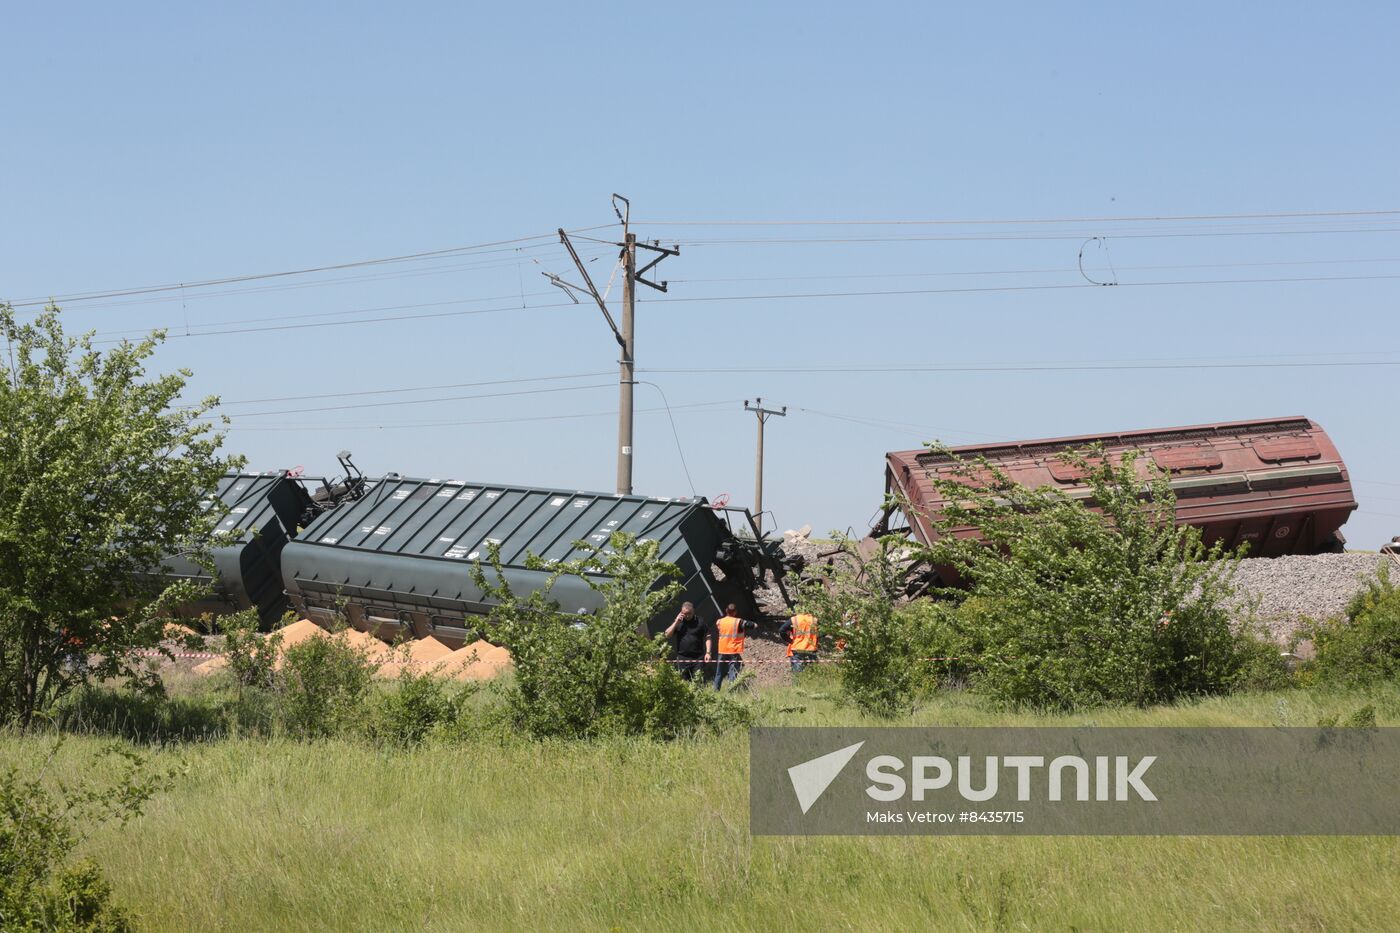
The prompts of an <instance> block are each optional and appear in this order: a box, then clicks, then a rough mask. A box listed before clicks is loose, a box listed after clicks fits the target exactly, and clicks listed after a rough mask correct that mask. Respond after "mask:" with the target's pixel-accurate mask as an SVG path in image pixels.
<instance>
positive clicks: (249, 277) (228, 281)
mask: <svg viewBox="0 0 1400 933" xmlns="http://www.w3.org/2000/svg"><path fill="white" fill-rule="evenodd" d="M611 226H612V224H598V225H595V226H592V227H583V228H580V229H581V231H588V230H600V229H602V228H604V227H611ZM554 236H555V234H554V233H539V234H534V235H532V236H524V237H514V238H512V239H508V240H492V241H489V242H486V243H474V244H472V245H470V246H453V247H448V248H446V249H435V250H427V251H424V252H420V253H404V254H402V255H398V256H384V257H380V258H377V259H357V260H354V261H351V262H339V263H332V264H329V265H323V266H306V267H304V268H300V269H284V270H281V271H278V272H255V273H248V274H244V275H230V276H224V277H222V278H214V279H200V280H197V281H193V282H167V283H165V284H161V285H141V286H136V287H132V288H116V289H108V290H105V291H95V292H75V293H73V294H68V295H57V296H52V297H50V298H23V299H20V300H18V301H13V302H11V305H12V306H13V307H16V308H26V307H35V306H42V305H45V304H48V303H49V302H50V301H56V302H59V303H64V302H69V303H71V302H74V301H94V300H98V299H106V298H124V297H127V296H131V295H154V294H159V293H161V292H178V291H182V290H188V289H197V288H207V287H211V286H216V285H232V284H236V283H240V282H255V281H261V280H265V279H280V278H287V277H289V276H296V275H310V274H312V273H316V272H336V271H339V270H342V269H359V268H363V267H365V266H382V265H388V264H390V263H399V262H415V261H422V260H430V259H437V258H441V257H446V256H460V255H466V254H472V253H483V252H490V251H493V250H494V251H501V248H502V247H513V246H514V245H515V244H519V243H531V242H534V241H537V240H550V239H553V238H554Z"/></svg>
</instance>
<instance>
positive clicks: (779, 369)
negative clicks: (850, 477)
mask: <svg viewBox="0 0 1400 933" xmlns="http://www.w3.org/2000/svg"><path fill="white" fill-rule="evenodd" d="M1351 366H1400V360H1348V361H1322V362H1318V361H1313V362H1282V361H1276V362H1267V363H1251V362H1238V363H1121V364H1097V365H1082V364H1073V365H1060V364H1054V365H1036V364H1017V365H1000V366H998V365H980V366H960V365H955V364H946V365H931V366H924V365H879V364H867V365H855V366H851V365H839V364H838V365H832V366H813V365H804V366H709V367H706V368H705V369H703V370H696V369H694V368H693V367H692V368H682V367H677V368H655V367H644V368H640V369H639V370H638V372H643V373H667V374H674V375H682V374H686V375H711V374H713V373H766V374H783V373H823V374H828V373H830V374H834V373H1033V372H1102V371H1112V370H1131V369H1312V368H1345V367H1351Z"/></svg>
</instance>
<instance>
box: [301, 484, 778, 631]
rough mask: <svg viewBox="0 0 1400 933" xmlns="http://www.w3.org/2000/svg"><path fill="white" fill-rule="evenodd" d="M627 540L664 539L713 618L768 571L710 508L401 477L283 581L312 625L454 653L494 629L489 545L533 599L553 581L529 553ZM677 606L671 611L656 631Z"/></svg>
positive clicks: (571, 590)
mask: <svg viewBox="0 0 1400 933" xmlns="http://www.w3.org/2000/svg"><path fill="white" fill-rule="evenodd" d="M615 531H622V532H630V533H632V534H634V535H636V536H637V537H638V538H642V539H649V540H654V541H656V542H658V544H659V546H660V556H661V558H662V559H663V560H665V561H668V562H670V563H672V564H675V565H676V566H677V567H679V568H680V571H681V577H680V580H679V582H680V583H681V585H682V587H683V590H684V592H683V595H682V596H681V597H680V599H678V600H677V602H679V601H680V600H682V599H683V600H690V601H692V602H694V603H695V604H696V605H697V607H700V609H701V611H702V613H705V614H707V615H709V616H710V617H713V616H714V615H715V614H716V613H718V611H719V609H720V606H721V605H722V604H723V603H725V602H726V601H729V600H733V601H736V602H741V603H742V602H743V601H745V600H746V599H749V598H751V593H750V589H751V587H750V586H749V584H748V583H747V580H750V579H752V574H753V573H755V572H756V573H758V574H759V575H760V576H761V574H762V573H763V570H762V568H761V566H760V565H761V564H762V562H763V557H762V555H763V553H764V552H763V550H762V548H761V547H759V546H755V544H754V542H752V541H748V542H743V541H740V540H739V539H737V538H736V537H735V536H734V535H733V534H732V533H731V531H730V529H729V527H728V525H727V524H726V523H725V521H723V520H722V518H721V517H720V515H719V514H717V513H716V512H715V511H714V510H713V509H711V508H710V507H709V505H707V504H706V503H705V501H704V500H703V499H698V498H682V499H665V498H649V497H645V496H620V495H610V494H604V493H588V492H573V491H567V490H558V489H538V488H529V487H523V486H511V485H495V484H483V483H472V482H465V481H459V480H441V479H408V478H400V477H397V476H394V475H392V474H391V475H390V476H388V477H385V478H383V479H380V480H378V481H377V482H374V483H372V484H370V485H369V486H367V487H366V492H365V495H364V497H363V498H361V499H359V500H358V501H356V502H353V503H345V504H343V505H341V506H339V507H338V508H336V509H334V510H332V511H328V512H326V513H324V514H322V515H320V516H319V517H317V518H316V519H315V520H314V521H313V522H312V523H311V525H309V526H308V527H307V528H306V529H305V530H304V531H303V532H302V533H301V534H300V535H299V536H298V537H297V539H296V540H295V541H292V542H291V543H289V544H288V545H287V546H286V547H285V548H284V549H283V550H282V580H283V583H284V585H285V586H286V589H287V593H288V595H289V597H290V598H291V602H292V605H293V607H294V608H295V609H296V611H297V612H298V613H300V614H302V615H304V616H305V617H307V618H310V619H313V620H315V621H318V622H321V623H323V624H324V623H328V622H330V621H331V620H332V619H334V618H335V617H336V616H337V615H341V614H343V615H344V617H345V618H346V620H347V621H348V622H349V623H350V624H351V625H353V626H355V627H356V628H359V629H363V630H366V631H373V632H376V633H377V634H378V635H380V636H381V637H385V638H394V637H398V636H399V635H403V636H405V637H422V636H425V635H429V634H431V635H433V636H435V637H437V638H438V639H440V640H442V641H444V642H446V643H448V644H449V645H454V646H455V645H460V644H462V643H464V642H465V641H466V640H467V639H468V637H469V636H471V635H472V634H473V633H474V632H477V631H479V630H480V629H481V628H482V627H483V625H484V620H483V619H482V616H484V615H486V614H487V613H489V611H490V609H491V603H490V601H489V600H488V599H487V597H486V595H485V594H483V593H482V592H481V591H480V590H479V589H478V588H477V587H476V585H475V584H473V582H472V574H471V570H472V567H473V565H474V564H475V563H476V562H477V561H485V560H486V559H487V556H488V548H489V546H490V545H491V544H496V545H498V546H499V548H500V560H501V564H502V568H503V573H504V575H505V578H506V580H507V581H508V582H509V583H510V585H511V588H512V589H513V590H514V591H515V593H516V594H517V595H521V596H524V595H527V594H529V593H531V592H534V591H537V590H539V589H541V588H543V587H544V586H545V585H546V581H547V580H548V579H549V576H550V574H549V573H548V572H546V571H541V570H533V569H530V568H529V567H527V566H526V557H527V555H531V554H533V555H536V556H538V557H540V558H543V559H544V560H546V561H566V560H572V559H575V558H579V557H582V556H584V555H585V554H586V553H587V552H586V551H583V550H581V549H580V548H578V547H575V542H579V541H584V542H588V543H589V544H591V545H598V546H602V545H605V544H606V542H607V540H608V537H609V535H611V533H612V532H615ZM717 564H718V565H719V566H720V567H721V568H722V571H721V573H720V574H719V575H716V574H715V573H714V568H715V566H716V565H717ZM746 565H747V566H746ZM756 567H757V568H758V569H757V570H755V568H756ZM489 572H490V571H488V573H489ZM776 572H777V573H779V574H781V565H778V566H777V568H776ZM721 577H722V578H723V579H721ZM660 582H661V581H658V583H660ZM551 597H552V598H553V599H555V600H556V601H557V602H558V603H559V606H560V608H561V609H562V610H563V611H565V612H569V613H591V612H595V611H596V610H598V609H599V608H600V607H601V599H600V598H599V594H598V593H597V592H595V591H594V590H593V589H591V588H590V587H589V586H588V585H587V583H586V582H585V581H583V580H580V579H578V578H567V577H566V578H562V579H560V580H559V581H558V582H557V583H556V584H555V585H554V587H553V589H552V591H551ZM674 611H675V610H674V607H666V609H665V610H663V612H661V613H660V614H658V616H657V618H656V619H654V620H652V625H651V628H652V630H653V631H655V630H656V629H658V628H659V627H661V626H663V625H664V624H666V623H667V622H669V621H670V619H669V618H668V616H669V615H670V614H673V613H674Z"/></svg>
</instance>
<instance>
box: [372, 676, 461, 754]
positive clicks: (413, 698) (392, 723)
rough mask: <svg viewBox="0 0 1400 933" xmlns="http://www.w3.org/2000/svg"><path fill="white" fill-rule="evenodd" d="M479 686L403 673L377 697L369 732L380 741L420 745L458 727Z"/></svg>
mask: <svg viewBox="0 0 1400 933" xmlns="http://www.w3.org/2000/svg"><path fill="white" fill-rule="evenodd" d="M476 686H477V685H476V684H458V683H453V682H451V681H446V680H443V679H441V678H439V677H437V676H434V675H433V674H430V673H427V674H417V673H414V672H413V671H410V670H404V671H402V672H401V673H400V674H399V676H398V678H397V680H396V681H395V682H394V685H393V686H392V687H390V688H389V689H386V690H383V691H381V692H380V693H379V695H378V696H377V697H376V699H375V704H374V709H373V712H372V714H371V716H370V732H371V734H372V735H373V736H374V737H375V738H377V739H379V740H380V741H384V742H390V743H392V744H395V745H417V744H419V743H421V742H423V741H424V740H425V739H427V738H428V736H430V735H432V734H433V733H435V732H439V731H441V730H443V729H444V728H446V727H448V726H450V725H453V724H455V723H456V722H457V721H458V719H459V718H460V717H461V715H462V713H463V710H464V708H465V706H466V704H467V702H468V701H469V700H470V699H471V697H472V695H473V694H474V693H475V692H476Z"/></svg>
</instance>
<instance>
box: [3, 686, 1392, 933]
mask: <svg viewBox="0 0 1400 933" xmlns="http://www.w3.org/2000/svg"><path fill="white" fill-rule="evenodd" d="M834 686H835V685H834V683H832V682H829V681H827V680H826V679H825V678H824V677H822V676H820V675H818V676H815V677H811V678H807V679H804V681H803V682H802V683H801V684H799V686H797V687H794V688H786V689H783V690H778V691H773V692H771V693H768V694H765V695H763V697H762V698H760V699H759V700H758V701H757V702H758V703H759V705H760V713H761V715H762V716H763V718H764V720H765V721H766V722H768V723H772V724H794V725H796V724H823V725H831V724H854V723H856V722H860V721H861V719H860V717H859V716H858V715H856V714H854V713H852V712H850V711H848V710H844V709H838V708H835V707H834V706H833V705H832V703H831V701H830V700H829V699H828V698H827V697H828V695H829V694H830V693H832V692H834ZM1366 703H1370V704H1372V705H1374V706H1375V707H1376V708H1377V711H1378V715H1379V718H1380V721H1381V724H1382V725H1387V724H1393V723H1395V722H1396V720H1397V719H1398V718H1400V690H1397V689H1395V688H1394V687H1390V688H1384V689H1379V690H1375V691H1371V692H1368V693H1364V694H1363V693H1338V694H1331V695H1316V694H1312V693H1304V692H1301V691H1292V692H1287V693H1280V694H1267V695H1258V696H1237V697H1232V698H1220V699H1212V700H1206V701H1201V702H1197V703H1192V704H1189V705H1183V706H1178V707H1172V708H1164V709H1153V710H1137V709H1124V710H1110V711H1100V712H1098V713H1094V714H1084V715H1076V716H1044V715H1036V714H1006V713H999V712H990V711H988V710H986V709H985V708H983V707H981V706H979V705H978V704H977V703H976V702H975V701H973V700H971V699H969V698H966V697H962V696H958V695H949V696H945V697H942V698H940V699H938V700H937V701H935V702H932V703H930V704H929V705H927V706H926V707H924V708H923V709H921V710H920V711H919V712H918V713H917V714H916V717H915V721H916V722H920V723H944V724H949V725H993V724H1023V725H1036V724H1041V725H1070V724H1089V723H1095V724H1099V725H1142V726H1188V725H1215V726H1221V725H1224V726H1230V725H1312V724H1314V723H1315V722H1316V720H1317V719H1318V718H1320V717H1322V716H1324V715H1330V714H1339V715H1343V716H1345V715H1347V714H1349V713H1350V712H1352V711H1353V710H1354V709H1355V708H1356V707H1358V706H1360V705H1363V704H1366ZM783 710H786V712H784V711H783ZM105 741H107V740H106V739H104V738H102V737H99V736H91V737H82V736H80V737H75V738H70V739H69V741H68V742H67V743H66V744H65V746H64V747H63V748H62V749H61V750H60V753H59V755H58V758H57V759H56V760H55V761H54V763H53V764H52V765H51V766H50V771H51V774H52V776H53V777H54V778H63V777H72V776H76V775H77V774H78V773H79V772H80V771H83V770H85V769H87V768H88V767H90V762H91V758H92V755H91V753H92V752H93V751H94V749H95V747H96V746H98V745H99V744H101V743H103V742H105ZM49 745H50V743H49V742H48V740H46V739H44V738H43V737H17V736H13V735H3V736H0V759H3V760H22V761H31V762H32V761H36V760H37V759H38V758H39V757H41V756H42V755H43V754H45V753H46V752H47V750H48V748H49ZM153 755H154V756H155V758H156V760H157V761H158V762H164V761H167V760H175V759H179V758H183V759H184V760H185V761H186V762H187V763H188V768H189V770H188V774H187V776H186V777H185V778H183V779H182V780H181V781H180V782H179V784H178V785H177V786H176V788H175V789H174V790H173V791H172V792H171V793H169V794H168V795H166V796H164V797H162V798H159V799H157V800H156V801H153V802H152V803H151V804H150V805H149V807H148V809H147V814H146V815H145V816H144V817H143V818H141V819H140V820H138V821H136V822H135V823H133V824H132V825H131V826H129V827H127V828H126V829H125V830H124V831H108V830H103V831H101V832H99V833H98V835H97V836H95V837H94V839H93V840H92V841H91V843H90V844H89V846H88V849H87V854H90V855H92V856H94V857H95V858H96V859H97V860H98V861H99V862H100V863H101V864H102V865H103V866H104V869H105V870H106V872H107V874H108V876H109V878H110V879H111V881H112V883H113V884H114V886H115V888H116V891H117V895H118V898H119V899H120V900H121V902H123V903H124V904H125V905H127V906H129V907H130V908H132V909H133V910H134V911H135V912H136V913H137V914H138V916H139V917H140V918H141V919H142V920H143V922H144V923H145V924H146V925H147V926H149V927H150V928H152V929H157V930H189V929H211V930H286V929H303V930H350V929H354V930H402V929H408V928H421V929H433V930H462V929H488V930H493V929H520V928H526V929H546V930H571V931H580V930H643V929H645V930H696V929H724V930H767V929H822V930H825V929H845V930H886V929H888V930H894V929H930V928H938V929H954V930H959V929H965V930H982V929H1014V930H1022V929H1025V930H1030V929H1034V930H1041V929H1058V930H1068V929H1080V930H1107V929H1134V930H1136V929H1164V928H1165V929H1212V930H1220V929H1251V930H1254V929H1335V928H1345V929H1383V928H1388V927H1393V925H1394V922H1395V920H1394V918H1395V916H1396V915H1397V908H1400V895H1397V893H1396V879H1397V878H1400V841H1397V840H1395V839H1391V838H1382V837H1374V838H1373V837H1365V838H1327V837H1295V838H1273V837H1265V838H1225V837H1219V838H1216V837H1195V838H1192V837H1185V838H1141V837H1123V838H1115V837H1102V838H1093V837H1088V838H1053V837H1025V838H984V837H963V838H927V837H911V838H888V837H884V838H790V839H789V838H779V839H767V838H753V837H751V836H750V835H749V834H748V812H747V807H748V804H747V798H748V794H747V787H748V749H747V738H746V735H745V734H744V733H742V732H736V733H732V734H729V735H724V736H719V737H711V738H705V739H700V740H695V741H690V742H676V743H669V744H660V743H653V742H647V741H637V740H612V741H600V742H597V743H591V744H573V743H559V744H552V743H528V742H517V741H511V740H508V739H507V740H503V741H495V742H491V743H487V742H473V743H468V744H456V745H438V746H432V745H430V746H426V747H422V748H418V749H413V750H397V749H388V748H377V747H375V746H373V745H370V744H368V743H365V742H362V741H355V742H351V741H341V740H331V741H324V742H314V743H295V742H291V741H286V740H282V739H272V740H248V739H237V738H230V739H224V740H220V741H210V742H197V743H186V744H179V745H168V746H164V747H159V748H157V749H156V750H154V751H153Z"/></svg>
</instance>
